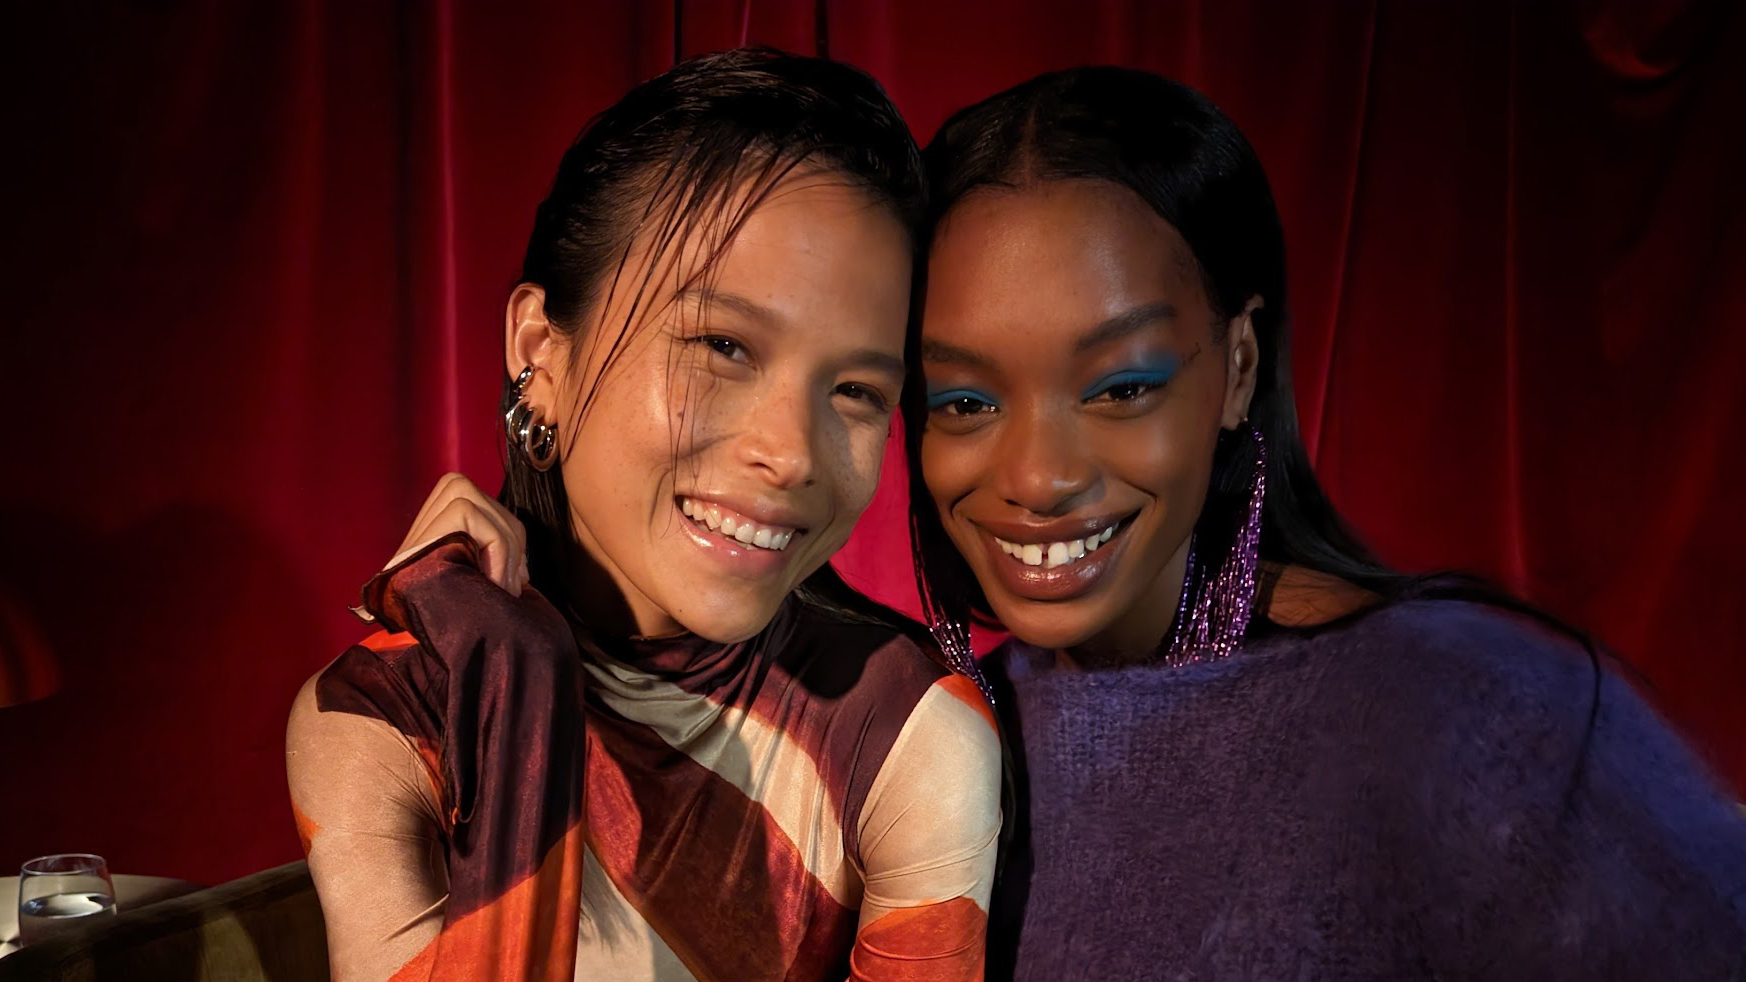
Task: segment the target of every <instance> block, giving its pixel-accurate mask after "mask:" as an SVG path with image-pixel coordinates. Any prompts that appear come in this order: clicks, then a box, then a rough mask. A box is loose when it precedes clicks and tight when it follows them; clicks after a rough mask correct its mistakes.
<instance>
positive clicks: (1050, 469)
mask: <svg viewBox="0 0 1746 982" xmlns="http://www.w3.org/2000/svg"><path fill="white" fill-rule="evenodd" d="M995 449H996V452H997V453H998V454H999V455H1000V457H999V462H998V463H997V464H996V465H995V481H996V490H998V491H999V493H1000V495H1001V497H1003V498H1004V499H1005V500H1006V502H1007V503H1008V504H1011V505H1015V506H1017V507H1019V508H1023V509H1025V510H1026V511H1029V512H1031V513H1032V514H1036V515H1060V514H1065V513H1067V512H1070V511H1072V510H1073V509H1074V508H1075V507H1076V506H1077V505H1078V504H1079V503H1080V502H1081V501H1082V500H1083V499H1084V497H1085V495H1087V494H1088V493H1090V492H1091V491H1092V490H1093V489H1094V488H1095V487H1096V485H1097V475H1098V468H1097V466H1096V462H1095V461H1094V460H1093V459H1092V457H1091V455H1090V454H1089V453H1088V451H1087V450H1086V444H1085V441H1084V440H1082V439H1080V438H1079V436H1078V434H1077V433H1076V431H1075V428H1074V426H1073V423H1072V421H1071V420H1070V419H1063V418H1061V417H1060V414H1056V413H1050V412H1047V411H1044V410H1021V411H1017V412H1012V413H1011V414H1010V415H1009V416H1008V418H1007V420H1006V425H1005V426H1004V427H1003V428H1002V431H1001V435H1000V440H999V442H998V444H997V445H996V448H995Z"/></svg>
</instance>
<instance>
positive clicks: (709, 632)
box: [680, 597, 782, 644]
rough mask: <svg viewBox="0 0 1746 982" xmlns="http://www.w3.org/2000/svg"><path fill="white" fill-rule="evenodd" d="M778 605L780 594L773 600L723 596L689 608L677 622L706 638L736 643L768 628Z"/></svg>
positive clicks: (706, 639)
mask: <svg viewBox="0 0 1746 982" xmlns="http://www.w3.org/2000/svg"><path fill="white" fill-rule="evenodd" d="M781 605H782V603H781V598H780V597H778V598H777V599H776V600H775V601H774V602H770V601H766V600H763V599H762V598H760V599H759V600H751V599H746V600H739V599H734V600H728V599H726V598H723V599H721V600H718V601H717V602H715V603H713V604H711V605H709V606H708V607H706V608H700V609H696V610H692V611H688V612H687V613H686V616H685V617H684V618H683V619H682V620H681V621H680V625H681V626H682V627H684V628H685V630H687V631H690V632H691V633H692V634H695V635H697V636H698V637H700V638H703V639H704V640H705V641H714V642H716V643H717V644H737V643H739V642H741V641H744V640H746V639H747V638H751V637H755V636H756V635H757V634H758V632H759V631H762V630H764V628H766V627H769V626H770V622H771V621H772V620H774V619H775V618H776V611H777V610H778V609H779V608H780V607H781Z"/></svg>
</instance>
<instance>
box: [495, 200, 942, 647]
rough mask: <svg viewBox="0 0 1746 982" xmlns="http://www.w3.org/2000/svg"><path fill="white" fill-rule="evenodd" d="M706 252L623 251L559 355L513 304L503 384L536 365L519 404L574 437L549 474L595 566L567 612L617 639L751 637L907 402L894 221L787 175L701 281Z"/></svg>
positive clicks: (536, 305) (863, 498)
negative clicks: (643, 289)
mask: <svg viewBox="0 0 1746 982" xmlns="http://www.w3.org/2000/svg"><path fill="white" fill-rule="evenodd" d="M720 234H721V229H719V228H700V229H697V230H695V233H694V234H692V235H691V236H689V237H688V238H686V239H685V240H684V241H682V242H680V243H677V244H676V245H675V246H674V247H672V248H670V249H668V250H665V252H663V253H660V254H654V253H655V250H652V248H651V243H650V242H647V241H639V242H637V243H636V244H634V245H633V249H632V254H631V256H630V261H629V263H628V264H627V265H626V267H625V271H624V273H623V275H622V277H621V279H620V282H619V284H618V287H617V288H616V289H614V290H612V291H611V295H610V297H609V298H608V299H607V301H606V302H605V303H603V304H601V305H600V307H601V309H600V310H599V311H598V312H597V313H595V314H593V315H591V316H590V318H589V321H588V323H587V324H586V325H585V326H584V327H583V329H582V330H581V331H579V332H578V333H576V334H575V335H573V337H574V341H573V342H566V341H565V340H564V339H563V338H561V337H560V336H559V335H558V334H557V333H556V332H554V331H552V330H551V328H550V325H549V324H548V323H547V322H546V319H545V314H544V311H543V294H541V292H540V291H539V290H538V288H535V287H531V286H524V287H522V288H520V289H518V290H517V292H516V294H515V296H513V297H512V298H511V301H510V307H509V313H508V320H509V325H508V349H509V350H508V353H507V357H508V368H509V372H510V374H511V375H514V374H515V373H517V372H519V371H520V370H521V366H523V365H526V364H532V365H534V366H535V368H536V369H537V372H536V376H535V380H534V382H533V384H532V385H531V386H530V389H529V397H530V399H531V400H532V401H533V402H534V405H535V406H536V407H541V408H542V415H543V416H544V417H545V418H547V419H557V420H559V421H569V422H570V424H571V425H570V426H569V427H567V428H562V429H561V430H560V443H561V444H562V446H563V455H562V461H561V464H560V465H559V466H561V467H562V468H563V479H564V486H565V488H566V491H567V495H568V499H569V501H568V507H569V512H570V517H571V524H572V526H573V527H574V529H575V530H576V535H577V538H578V540H579V542H580V544H581V546H582V548H583V550H584V551H585V552H586V554H587V557H588V560H589V563H590V566H591V568H590V570H589V571H588V572H589V573H590V574H591V575H590V576H585V577H583V581H584V582H583V586H584V590H583V592H584V593H586V594H589V595H588V596H578V597H573V598H572V600H573V601H574V602H575V603H576V604H577V606H578V607H579V609H581V610H582V611H583V612H584V613H585V614H587V615H589V616H591V617H593V618H596V619H597V621H598V622H600V623H602V625H603V626H607V627H611V628H616V629H620V630H623V631H625V632H626V633H630V632H635V633H639V634H643V635H662V634H670V633H675V632H677V631H679V630H690V631H693V632H695V633H697V634H699V635H701V636H703V637H705V638H709V639H711V640H716V641H736V640H741V639H744V638H747V637H750V636H752V635H753V634H756V633H757V632H758V631H760V630H762V629H763V627H764V626H765V625H766V624H768V623H769V621H770V619H771V618H772V617H773V616H774V615H775V612H776V609H777V607H778V606H779V605H780V604H781V602H782V600H783V599H784V598H785V597H786V596H787V595H788V594H789V593H790V592H792V591H793V589H794V588H795V587H796V586H797V585H798V584H799V583H800V582H801V581H802V580H804V579H805V578H806V577H807V576H809V575H810V574H812V573H813V572H815V571H817V570H818V568H819V567H820V566H822V565H823V564H824V563H825V561H826V560H828V559H829V558H830V557H831V555H832V554H834V553H835V552H836V551H837V550H838V549H839V548H840V547H841V546H842V545H843V543H844V542H845V541H846V540H847V539H848V536H849V532H850V531H851V529H852V528H853V527H854V524H855V521H856V519H857V518H859V517H860V514H861V512H862V511H863V510H864V509H865V508H866V507H867V503H868V501H869V500H871V498H872V495H873V491H874V488H875V486H876V485H877V484H878V480H879V465H880V461H881V458H882V456H883V453H884V447H885V439H886V435H887V433H888V431H889V426H890V419H891V412H892V409H893V408H894V407H895V406H896V404H897V399H898V395H899V391H900V389H901V386H902V383H903V363H902V354H903V336H904V327H905V321H906V317H907V305H908V299H909V279H910V247H909V243H908V241H907V238H906V235H905V233H904V230H903V227H902V225H901V223H900V222H899V221H898V220H897V218H896V217H895V216H893V215H892V214H891V211H890V209H889V208H887V207H885V206H884V205H882V204H880V203H878V202H876V201H875V200H874V199H873V198H872V197H871V196H870V195H868V194H867V193H866V192H865V191H862V190H860V189H859V188H856V187H852V186H849V185H848V184H846V183H845V182H843V181H842V180H839V179H837V178H835V177H834V176H832V175H828V174H819V173H808V174H797V175H793V176H790V177H788V178H786V179H784V180H783V181H782V182H781V183H779V184H778V185H777V186H776V187H775V188H774V189H773V190H772V192H771V194H770V195H769V197H768V198H767V199H766V200H764V201H763V202H762V203H761V204H759V205H757V206H756V207H755V208H754V209H753V210H752V211H751V213H750V214H749V216H748V217H747V219H746V221H745V223H744V224H743V226H742V227H741V228H740V230H739V232H738V234H737V235H736V236H735V237H734V239H733V240H732V242H731V243H730V244H728V245H727V246H726V248H725V249H724V250H722V251H721V252H720V254H719V255H718V256H717V257H716V260H715V264H714V265H713V267H711V268H710V270H709V272H708V274H707V275H706V276H703V277H702V278H698V277H696V276H695V275H694V274H695V273H696V272H697V271H698V269H699V263H700V262H701V261H702V259H703V258H704V256H705V254H706V252H707V250H708V249H709V248H710V247H711V243H713V242H714V241H717V240H719V237H720ZM651 264H652V265H651ZM650 272H652V274H653V278H652V280H650V286H649V288H648V295H646V296H645V297H643V298H642V304H641V306H636V293H637V291H636V289H635V285H636V284H638V283H641V282H643V278H644V275H645V274H646V273H650ZM601 293H602V295H603V296H605V295H606V294H607V291H606V290H602V291H601ZM626 325H629V326H628V328H626V329H627V330H628V334H627V339H626V341H625V343H624V345H623V347H622V348H621V349H620V350H619V351H618V352H617V354H616V355H614V356H612V357H611V358H610V359H609V358H608V356H607V351H608V350H609V349H610V347H611V345H610V344H609V343H607V341H609V340H610V339H611V338H612V337H615V336H616V335H617V332H618V331H619V330H620V329H621V328H625V326H626ZM597 339H605V340H600V341H599V342H598V343H596V340H597ZM572 343H573V345H574V348H573V349H572ZM589 392H593V399H592V401H591V402H590V403H589V404H588V405H587V407H586V411H585V412H583V411H582V405H581V400H583V398H584V397H585V395H586V394H587V393H589ZM578 415H580V416H581V423H580V425H579V426H577V425H576V424H575V423H574V422H573V421H575V420H576V419H577V418H578ZM626 610H628V613H629V623H625V622H624V620H625V618H624V612H625V611H626Z"/></svg>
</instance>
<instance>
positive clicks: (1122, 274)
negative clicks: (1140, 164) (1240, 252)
mask: <svg viewBox="0 0 1746 982" xmlns="http://www.w3.org/2000/svg"><path fill="white" fill-rule="evenodd" d="M927 291H928V292H927V297H926V305H925V313H924V317H923V322H922V330H923V333H924V334H927V335H937V334H951V335H958V334H961V333H965V332H970V333H980V332H983V331H999V332H1002V333H1011V332H1021V333H1025V334H1030V333H1034V332H1036V331H1039V330H1042V331H1051V332H1053V331H1072V332H1077V331H1083V330H1085V329H1087V328H1088V327H1089V326H1091V325H1093V324H1096V323H1098V322H1100V321H1102V320H1104V319H1106V318H1109V317H1114V316H1117V315H1119V314H1121V313H1123V312H1125V311H1127V310H1129V309H1131V308H1133V307H1135V306H1136V305H1139V304H1145V303H1154V302H1167V303H1169V304H1171V305H1172V306H1174V307H1175V308H1176V309H1177V310H1178V311H1179V312H1180V313H1181V314H1182V315H1183V317H1184V319H1189V318H1193V319H1196V320H1199V319H1204V317H1203V316H1200V315H1203V314H1204V313H1205V311H1206V300H1205V294H1204V291H1203V289H1202V287H1201V284H1200V277H1199V275H1198V271H1197V267H1196V265H1195V262H1194V257H1193V253H1192V252H1191V251H1190V250H1189V248H1188V245H1187V243H1186V242H1184V241H1183V239H1182V236H1181V235H1180V234H1178V233H1177V231H1176V229H1175V228H1173V227H1171V225H1170V223H1168V222H1166V221H1165V220H1164V219H1163V218H1162V217H1160V216H1159V215H1158V213H1157V212H1155V211H1153V210H1152V208H1151V207H1150V206H1149V205H1147V204H1146V203H1145V201H1143V200H1142V199H1141V198H1140V197H1139V196H1138V195H1137V194H1135V193H1134V192H1132V191H1130V190H1128V189H1127V188H1125V187H1121V186H1119V185H1116V184H1112V183H1110V182H1107V181H1096V180H1071V181H1049V182H1044V183H1040V184H1035V185H1031V186H1027V187H1023V188H1020V189H1016V190H1009V189H988V190H982V191H976V192H973V193H971V194H970V195H968V196H967V197H965V198H964V200H963V201H962V202H960V203H959V204H958V205H957V206H955V207H954V208H953V209H952V211H951V212H950V213H949V214H948V215H947V216H946V218H945V220H944V221H943V222H942V223H941V225H940V227H939V229H938V230H937V232H936V234H935V237H934V241H933V244H932V249H931V251H930V254H929V259H928V285H927Z"/></svg>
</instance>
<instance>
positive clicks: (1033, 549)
mask: <svg viewBox="0 0 1746 982" xmlns="http://www.w3.org/2000/svg"><path fill="white" fill-rule="evenodd" d="M1115 530H1116V527H1115V526H1114V525H1111V526H1110V527H1109V528H1106V529H1104V530H1103V531H1102V532H1099V533H1097V534H1096V535H1088V536H1086V537H1085V538H1083V539H1072V540H1069V541H1067V542H1033V543H1030V544H1029V545H1020V544H1018V543H1017V542H1008V541H1006V540H1005V539H1003V538H1001V537H1000V536H998V535H997V536H995V537H994V541H995V542H997V543H999V544H1000V551H1001V552H1004V553H1006V554H1007V555H1009V556H1011V557H1012V558H1014V559H1016V560H1018V561H1019V562H1021V563H1024V564H1025V565H1026V566H1041V567H1043V568H1044V569H1054V568H1055V567H1057V566H1065V565H1067V564H1068V563H1071V562H1074V561H1076V560H1080V559H1084V558H1085V557H1086V556H1087V555H1089V554H1091V553H1094V552H1096V551H1097V547H1098V546H1101V545H1103V544H1104V543H1105V542H1108V541H1109V538H1110V536H1112V535H1114V534H1115Z"/></svg>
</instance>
